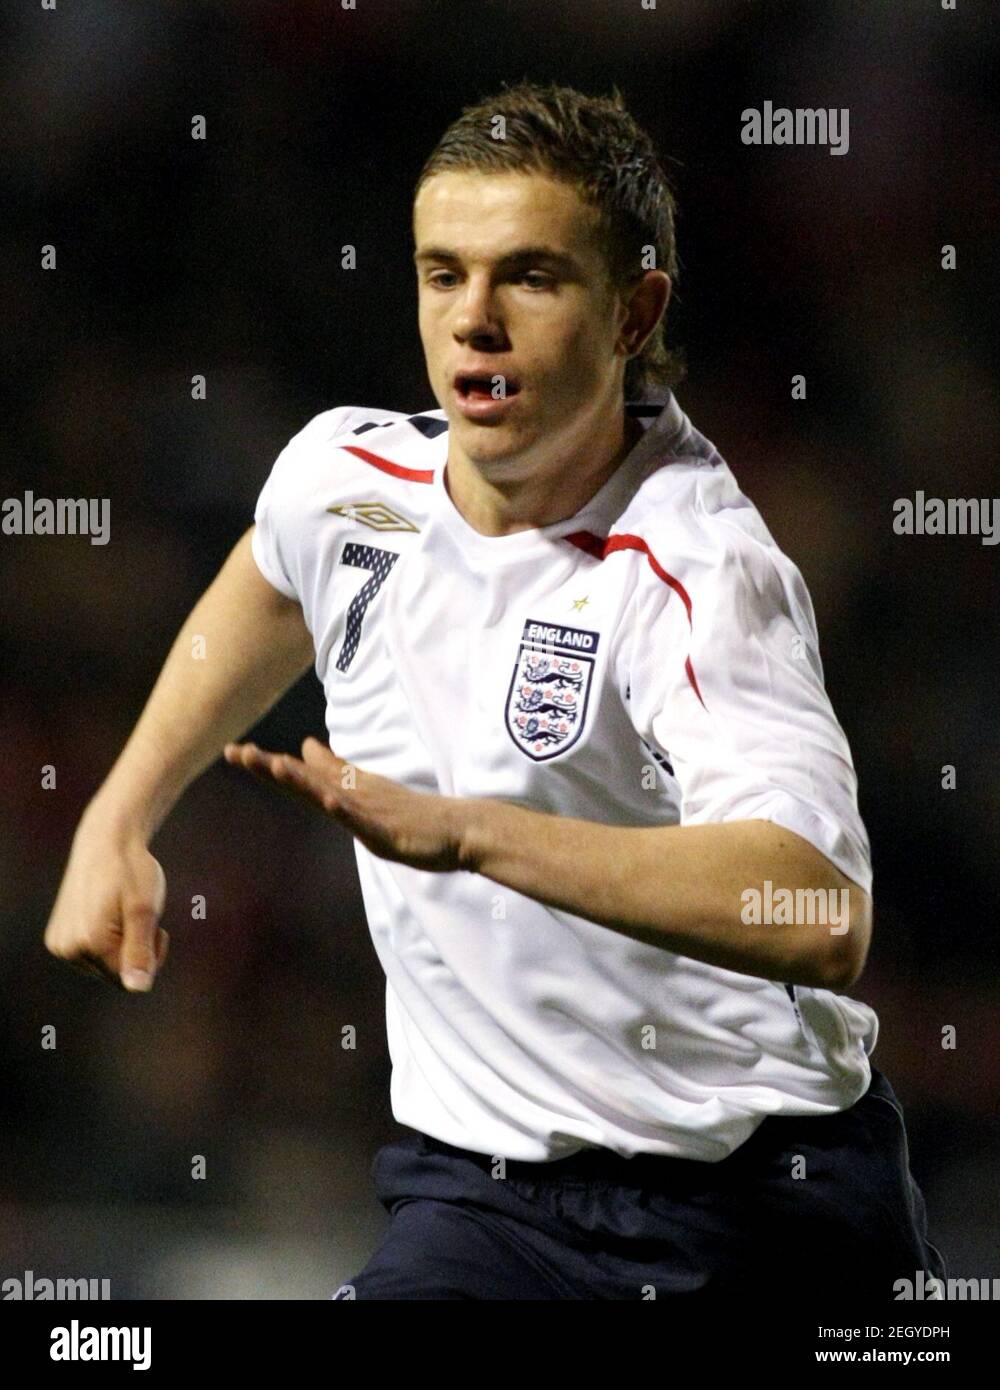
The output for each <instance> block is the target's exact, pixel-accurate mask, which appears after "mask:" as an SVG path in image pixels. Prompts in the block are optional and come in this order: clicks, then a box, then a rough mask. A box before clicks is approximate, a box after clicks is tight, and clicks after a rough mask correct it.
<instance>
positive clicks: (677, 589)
mask: <svg viewBox="0 0 1000 1390" xmlns="http://www.w3.org/2000/svg"><path fill="white" fill-rule="evenodd" d="M563 540H565V541H570V542H571V544H573V545H575V546H577V547H578V548H579V549H580V550H585V551H586V552H587V554H588V555H593V557H594V559H595V560H604V559H606V558H607V556H609V555H613V554H614V552H615V551H616V550H641V551H642V552H643V554H644V555H645V556H646V559H647V560H648V561H649V565H650V568H651V569H652V571H653V573H654V574H655V575H656V576H657V578H658V579H662V580H663V582H664V584H668V585H669V586H670V588H671V589H673V591H674V593H675V594H677V595H678V597H679V598H680V600H681V602H682V603H683V604H684V610H685V612H686V613H687V619H688V626H689V627H691V626H693V618H692V612H691V597H690V595H689V594H688V591H687V589H685V587H684V585H683V584H682V583H681V581H680V580H679V579H675V578H674V576H673V575H672V574H669V573H668V572H667V571H666V570H665V569H664V568H663V566H662V565H661V564H660V562H659V560H657V558H656V556H655V555H654V554H653V552H652V551H651V550H650V548H649V546H648V545H647V544H646V542H645V541H644V540H643V539H642V537H641V536H633V535H630V534H629V533H627V532H622V533H619V534H617V535H610V536H606V537H604V538H603V539H602V537H600V536H596V535H595V534H594V532H593V531H573V532H571V534H570V535H568V536H563ZM684 670H685V672H686V674H687V678H688V680H689V681H690V682H691V688H692V690H693V691H694V693H695V694H696V695H697V696H698V699H699V700H700V701H701V706H702V709H704V710H706V711H707V710H708V706H707V705H706V704H705V701H704V700H702V698H701V691H700V690H699V689H698V681H697V679H696V677H695V674H694V667H693V666H692V665H691V658H690V657H688V659H687V661H685V663H684Z"/></svg>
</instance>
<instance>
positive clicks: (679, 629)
mask: <svg viewBox="0 0 1000 1390" xmlns="http://www.w3.org/2000/svg"><path fill="white" fill-rule="evenodd" d="M628 409H629V411H630V413H635V414H637V415H638V416H639V418H641V420H642V424H643V430H644V433H643V436H642V438H641V439H640V440H639V442H638V443H637V444H636V445H635V446H634V448H633V449H632V451H631V452H630V453H629V454H628V456H627V457H626V459H625V461H624V462H623V463H622V464H621V466H620V467H619V469H618V470H617V471H616V472H615V473H614V474H613V475H612V477H611V478H610V479H609V480H608V481H607V482H606V483H605V485H604V486H603V487H602V488H601V489H600V491H599V492H598V493H596V495H595V496H594V497H593V498H591V500H590V501H589V502H588V503H587V504H586V505H585V506H584V507H583V508H582V509H581V510H580V511H579V512H577V514H576V515H575V516H573V517H571V518H569V519H567V520H564V521H560V522H557V523H555V524H553V525H550V526H543V527H540V528H537V529H532V530H526V531H520V532H516V533H514V534H512V535H507V536H500V537H490V536H484V535H481V534H480V533H479V532H477V531H475V530H474V529H473V528H472V527H471V526H470V525H469V524H468V523H467V522H466V521H465V519H464V518H463V516H462V515H461V513H460V512H459V511H458V510H457V508H456V507H455V505H454V503H453V502H452V500H451V497H450V496H449V493H448V491H447V488H446V486H445V465H446V459H447V453H448V424H447V419H446V417H445V414H444V412H443V411H440V410H438V411H428V412H426V413H424V414H420V415H413V416H407V415H405V414H401V413H398V412H394V411H387V410H372V409H366V408H362V407H355V406H343V407H339V408H337V409H335V410H328V411H324V412H323V413H322V414H320V415H317V416H316V417H315V418H314V419H313V420H312V421H310V423H309V424H308V425H306V427H305V428H304V429H303V430H301V431H300V432H299V433H298V434H297V435H295V436H294V438H293V439H292V440H291V441H290V443H289V444H288V445H287V446H286V448H285V449H284V450H283V451H282V452H281V454H280V455H279V457H278V459H277V461H276V463H275V465H274V468H273V470H272V472H271V475H270V477H269V478H268V480H267V482H266V484H265V486H264V488H263V491H262V492H261V494H260V499H259V501H258V504H257V509H256V514H255V520H256V528H255V531H254V536H253V553H254V556H255V558H256V561H257V563H258V565H259V567H260V569H261V572H262V573H263V575H264V576H265V578H266V579H268V580H269V581H270V583H271V584H273V585H274V587H275V588H277V589H278V590H280V591H281V592H282V593H283V594H286V595H287V596H288V597H289V598H294V599H296V600H298V602H299V603H301V605H302V609H303V613H304V616H305V620H306V623H307V624H308V627H309V629H310V631H311V632H312V635H313V638H314V641H315V648H316V672H317V674H318V676H319V678H320V680H321V681H322V682H323V686H324V690H325V693H326V702H327V716H326V717H327V726H328V730H329V736H330V746H331V747H332V748H333V750H334V751H335V752H336V753H337V754H338V755H339V756H340V757H343V758H346V759H348V760H349V761H350V762H352V763H355V764H356V765H357V766H358V767H360V768H362V769H364V770H367V771H371V772H376V773H381V774H382V775H383V776H386V777H392V778H395V779H397V780H398V781H400V782H402V783H404V784H405V785H406V786H409V787H412V788H414V789H417V790H422V791H427V792H439V793H442V794H444V795H446V796H469V797H499V798H503V799H505V800H509V801H514V802H518V803H520V804H522V805H524V806H526V807H530V808H535V809H537V810H541V811H548V812H554V813H557V814H561V815H567V816H576V817H580V818H582V819H587V820H594V821H603V822H605V823H608V824H614V825H620V826H626V825H635V826H650V825H677V824H680V825H697V824H702V823H705V822H709V821H734V820H749V819H764V820H770V821H773V822H775V823H776V824H778V825H781V826H784V827H785V828H786V829H789V830H792V831H794V832H795V833H796V834H798V835H801V836H803V837H804V838H805V839H807V840H809V841H810V842H811V843H812V844H813V845H815V846H816V848H817V849H819V850H820V851H822V853H823V854H824V855H826V856H827V857H828V858H829V859H830V860H831V861H832V862H833V863H834V864H836V865H837V866H838V867H839V868H840V869H841V870H842V871H843V872H844V873H845V874H846V875H847V876H848V877H849V878H850V879H851V880H853V881H854V882H855V883H857V884H860V885H861V886H862V887H863V888H865V889H867V890H869V891H870V889H871V882H872V871H871V862H870V854H869V845H868V837H867V835H866V832H865V827H864V825H863V823H862V820H861V818H860V815H859V813H858V806H857V784H856V779H855V773H854V768H853V764H852V759H851V754H850V749H849V747H848V744H847V740H846V738H845V736H844V732H843V730H842V729H841V727H840V725H839V723H838V722H837V719H836V717H835V715H834V712H833V710H832V708H831V706H830V702H829V699H828V697H827V695H826V691H825V689H824V684H823V671H822V666H821V663H820V656H819V650H818V641H817V635H816V625H815V619H814V616H813V609H812V604H811V601H810V598H809V594H808V591H807V589H806V586H805V583H804V582H803V579H802V576H801V574H800V573H799V571H798V569H797V568H796V566H795V565H794V564H793V563H792V562H791V560H789V559H788V557H787V556H785V555H784V554H783V553H782V551H781V550H780V549H779V548H778V547H777V545H776V544H775V542H774V540H773V538H772V536H771V535H770V533H769V531H768V529H767V527H766V526H765V524H764V522H763V520H762V519H761V516H760V514H759V513H758V511H757V510H756V508H755V507H754V505H753V504H752V503H751V502H750V501H749V500H748V499H747V497H745V496H744V495H743V493H742V492H741V491H740V489H739V487H738V486H737V483H736V480H735V478H734V477H733V474H732V473H731V471H730V469H729V467H728V465H727V464H726V462H725V461H724V460H723V459H722V457H721V456H720V455H719V453H718V451H717V450H716V449H715V447H714V445H712V444H711V443H710V442H709V441H708V440H706V439H705V438H704V437H703V436H702V435H701V434H700V433H699V432H698V431H697V430H695V429H694V428H693V426H692V425H691V422H690V421H689V420H688V418H687V416H686V415H685V414H684V412H683V411H682V410H681V408H680V406H679V405H678V403H677V400H676V398H675V397H674V396H673V394H669V395H668V397H667V400H666V403H665V405H664V406H663V408H662V410H660V411H659V413H658V414H657V408H656V407H653V408H652V410H650V408H649V407H645V408H643V407H641V406H629V407H628ZM643 409H644V410H645V413H643ZM654 417H655V418H654ZM355 849H356V853H357V861H358V869H359V874H360V881H361V888H362V893H363V896H364V902H365V909H366V913H367V917H368V923H369V927H370V930H371V935H372V940H373V942H374V945H375V949H376V951H377V953H378V956H379V959H380V961H381V963H382V966H383V967H384V970H385V974H386V1016H387V1032H388V1043H389V1052H390V1057H391V1060H392V1087H391V1098H392V1107H393V1113H394V1115H395V1117H396V1119H397V1120H398V1121H399V1122H400V1123H401V1124H403V1125H407V1126H410V1127H412V1128H414V1129H417V1130H422V1131H423V1132H425V1133H427V1134H430V1135H433V1136H435V1137H436V1138H438V1139H441V1140H444V1141H445V1142H446V1143H450V1144H455V1145H458V1146H460V1147H462V1148H466V1149H472V1150H475V1151H477V1152H480V1153H486V1154H494V1155H506V1156H507V1157H509V1158H512V1159H526V1160H546V1159H552V1158H559V1157H563V1156H565V1155H566V1154H569V1153H571V1152H573V1151H574V1150H576V1149H580V1148H583V1147H586V1146H602V1147H605V1148H608V1149H612V1150H615V1151H617V1152H618V1153H620V1154H625V1155H630V1154H633V1153H638V1152H646V1153H657V1154H665V1155H674V1156H678V1157H682V1158H695V1159H702V1160H706V1161H709V1162H712V1161H717V1160H719V1159H721V1158H724V1157H725V1156H726V1155H727V1154H729V1153H730V1152H732V1150H734V1149H735V1148H737V1147H738V1146H739V1145H740V1144H742V1143H743V1142H744V1141H745V1140H746V1139H747V1138H748V1137H749V1136H750V1135H751V1134H752V1132H753V1131H754V1130H755V1129H756V1127H757V1126H758V1125H759V1124H760V1122H761V1121H762V1120H763V1118H764V1117H765V1116H766V1115H769V1114H776V1113H780V1114H801V1115H820V1114H826V1113H829V1112H832V1111H835V1110H840V1109H843V1108H844V1107H846V1106H848V1105H851V1104H853V1102H854V1101H856V1100H857V1099H858V1098H859V1097H860V1096H861V1095H862V1094H863V1093H864V1091H865V1090H866V1088H867V1086H868V1083H869V1079H870V1075H871V1072H870V1065H869V1061H868V1057H869V1054H870V1053H871V1051H872V1049H873V1047H874V1045H875V1040H876V1036H877V1031H878V1021H877V1018H876V1015H875V1013H874V1012H873V1011H872V1009H870V1008H869V1007H868V1006H867V1005H865V1004H862V1003H858V1002H856V1001H854V1000H851V999H849V998H846V997H845V996H843V995H839V994H836V993H833V992H831V991H828V990H822V989H808V988H804V987H802V986H796V987H794V989H790V988H787V987H786V986H784V985H782V984H779V983H775V982H774V981H771V980H764V979H760V978H756V977H753V976H750V975H742V974H738V973H736V972H733V971H729V970H724V969H721V968H719V967H717V966H714V965H707V964H704V963H703V962H701V961H697V960H692V959H690V958H688V957H686V956H680V955H675V954H673V953H672V952H670V951H667V950H663V949H661V948H658V947H655V946H648V945H644V944H641V943H639V942H636V941H633V940H631V939H630V938H628V937H625V936H622V935H620V934H618V933H617V932H613V931H611V930H609V929H607V928H605V927H601V926H598V925H596V924H595V923H593V922H588V921H586V920H585V919H583V918H581V917H577V916H574V915H572V914H570V913H566V912H562V911H558V910H554V909H552V908H550V907H546V906H544V905H543V904H541V903H538V902H535V901H534V900H533V899H531V898H528V897H526V896H524V895H522V894H519V893H516V892H514V891H512V890H510V889H507V888H504V887H502V886H501V885H499V884H496V883H494V882H493V881H492V880H490V879H487V878H484V877H482V876H480V875H476V874H470V873H466V872H457V873H447V874H436V873H428V872H425V871H423V870H418V869H413V868H410V867H409V866H406V865H401V864H395V863H389V862H386V861H385V860H382V859H379V858H377V857H376V856H374V855H372V854H371V853H370V852H369V851H368V850H367V849H365V848H364V846H363V845H361V844H360V843H358V842H357V841H355ZM780 886H781V885H775V888H778V887H780Z"/></svg>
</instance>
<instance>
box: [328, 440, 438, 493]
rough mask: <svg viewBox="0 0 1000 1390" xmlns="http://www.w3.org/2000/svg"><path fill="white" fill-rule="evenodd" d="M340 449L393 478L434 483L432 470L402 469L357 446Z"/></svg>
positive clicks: (397, 464) (344, 445) (342, 445)
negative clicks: (389, 474)
mask: <svg viewBox="0 0 1000 1390" xmlns="http://www.w3.org/2000/svg"><path fill="white" fill-rule="evenodd" d="M340 447H341V448H342V449H346V450H347V452H348V453H349V454H354V455H355V457H356V458H359V459H363V460H364V462H365V463H370V464H371V466H372V467H373V468H380V469H381V470H382V472H383V473H391V474H392V476H393V477H394V478H406V479H408V480H409V481H410V482H411V483H430V482H433V481H434V469H433V468H404V467H403V465H402V464H401V463H392V462H391V461H390V460H389V459H384V458H379V456H378V454H373V453H371V451H370V450H368V449H361V448H359V447H358V445H357V444H341V446H340Z"/></svg>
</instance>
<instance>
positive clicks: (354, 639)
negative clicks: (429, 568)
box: [337, 541, 399, 671]
mask: <svg viewBox="0 0 1000 1390" xmlns="http://www.w3.org/2000/svg"><path fill="white" fill-rule="evenodd" d="M398 559H399V556H398V555H397V553H396V552H395V551H394V550H380V549H379V547H378V546H377V545H357V544H356V543H355V542H354V541H350V542H349V543H348V544H347V545H345V546H344V550H343V554H342V555H341V557H340V563H341V564H342V565H354V566H356V568H357V569H361V570H371V572H372V573H371V578H370V579H366V580H365V582H364V583H363V584H362V586H361V588H360V589H359V590H358V592H357V593H356V594H355V595H354V597H353V598H352V599H351V606H350V607H349V608H348V610H347V631H346V632H345V634H344V640H343V642H342V643H341V646H340V652H339V654H338V656H337V670H338V671H346V670H347V668H348V666H350V664H351V662H352V661H353V660H354V654H355V652H356V651H357V650H358V643H359V642H360V640H361V623H362V620H363V619H364V616H365V610H366V609H367V607H368V605H369V604H370V603H371V601H372V599H373V598H374V597H375V595H376V594H377V593H378V591H379V589H381V587H382V585H383V584H384V583H385V581H386V579H387V578H388V576H389V571H390V570H391V569H392V567H393V565H394V564H395V563H396V561H397V560H398Z"/></svg>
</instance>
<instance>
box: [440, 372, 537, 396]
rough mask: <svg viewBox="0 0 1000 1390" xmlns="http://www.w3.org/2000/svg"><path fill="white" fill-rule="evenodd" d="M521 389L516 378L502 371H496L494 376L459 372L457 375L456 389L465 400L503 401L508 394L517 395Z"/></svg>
mask: <svg viewBox="0 0 1000 1390" xmlns="http://www.w3.org/2000/svg"><path fill="white" fill-rule="evenodd" d="M520 389H521V384H520V382H519V381H517V380H516V378H514V377H510V376H504V374H503V373H502V372H494V373H493V375H492V376H469V375H466V374H465V373H463V372H459V374H458V375H457V376H456V377H455V390H456V391H457V392H458V394H459V395H460V396H461V397H462V398H463V400H470V401H484V400H494V401H496V400H500V401H502V400H503V399H504V398H505V397H507V396H516V395H517V393H518V391H520Z"/></svg>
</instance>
